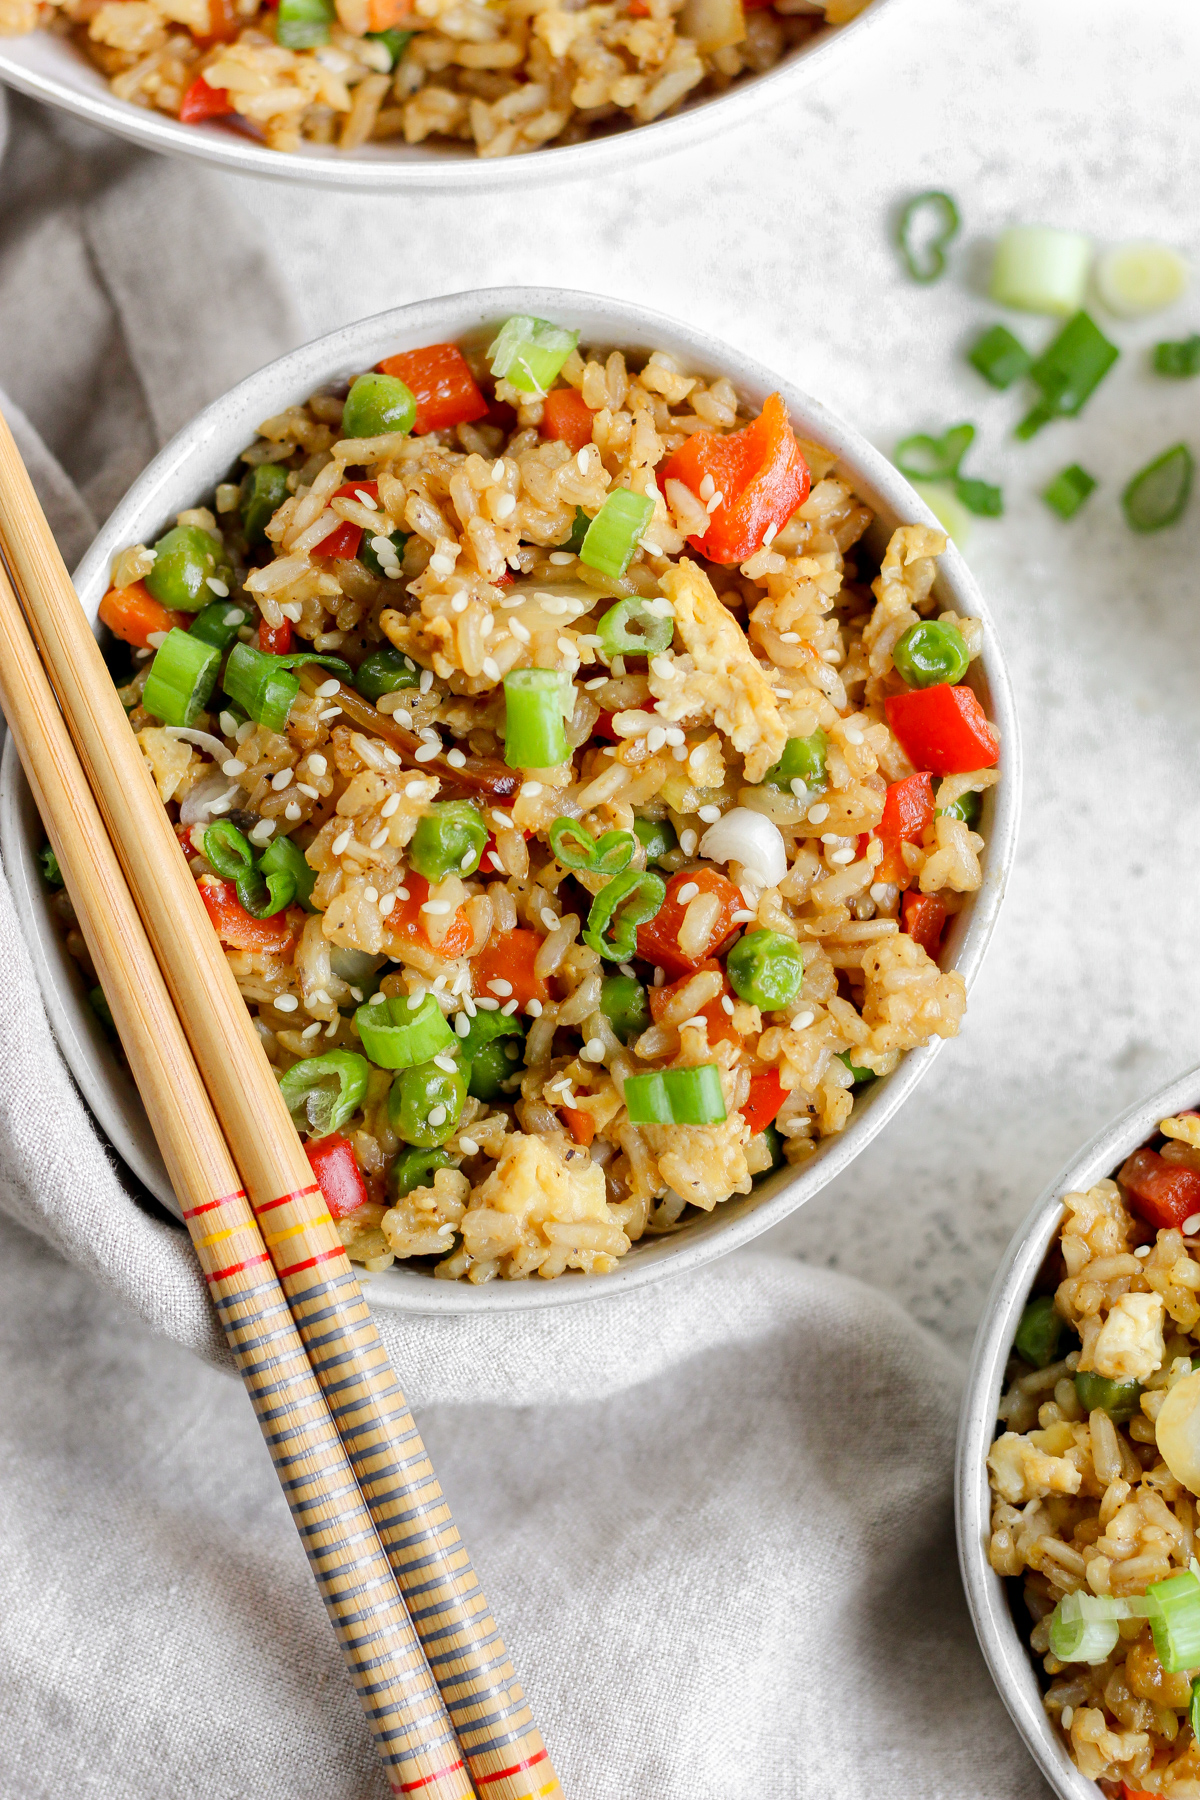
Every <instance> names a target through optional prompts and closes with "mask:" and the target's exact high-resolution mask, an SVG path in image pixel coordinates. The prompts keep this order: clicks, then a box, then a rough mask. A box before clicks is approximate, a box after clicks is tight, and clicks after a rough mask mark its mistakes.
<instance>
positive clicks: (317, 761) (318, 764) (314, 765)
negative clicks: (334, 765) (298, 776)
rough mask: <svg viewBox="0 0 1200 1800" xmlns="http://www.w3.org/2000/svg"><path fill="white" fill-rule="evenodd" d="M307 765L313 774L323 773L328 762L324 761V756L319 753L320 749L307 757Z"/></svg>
mask: <svg viewBox="0 0 1200 1800" xmlns="http://www.w3.org/2000/svg"><path fill="white" fill-rule="evenodd" d="M308 766H309V768H310V769H311V770H312V772H313V774H314V775H324V773H325V771H326V769H327V768H328V767H329V764H328V763H327V762H326V761H325V758H324V757H323V756H322V755H321V753H320V751H317V752H315V753H314V755H312V756H310V757H309V759H308Z"/></svg>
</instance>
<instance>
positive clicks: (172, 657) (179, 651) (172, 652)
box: [142, 625, 221, 725]
mask: <svg viewBox="0 0 1200 1800" xmlns="http://www.w3.org/2000/svg"><path fill="white" fill-rule="evenodd" d="M220 666H221V655H220V652H219V651H218V650H216V649H214V648H213V646H212V645H211V644H206V643H205V642H204V641H203V639H201V638H195V637H193V636H192V634H191V632H190V631H181V630H180V629H179V627H178V625H173V626H172V627H171V629H170V631H168V633H167V635H166V637H165V638H164V639H163V642H162V643H161V644H160V646H159V649H158V654H157V655H156V656H155V658H154V661H153V663H152V664H151V667H150V673H149V675H148V676H147V677H146V685H145V687H144V688H143V690H142V705H143V706H144V707H145V709H146V711H147V712H148V713H153V714H154V717H155V718H156V719H161V720H162V722H163V724H164V725H194V724H195V722H196V720H197V719H198V718H199V716H200V714H201V713H202V712H203V711H204V708H205V707H206V706H207V705H208V702H209V700H210V699H211V698H212V691H213V689H214V688H215V687H216V685H217V670H218V669H219V668H220Z"/></svg>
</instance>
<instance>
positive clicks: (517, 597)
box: [500, 594, 525, 612]
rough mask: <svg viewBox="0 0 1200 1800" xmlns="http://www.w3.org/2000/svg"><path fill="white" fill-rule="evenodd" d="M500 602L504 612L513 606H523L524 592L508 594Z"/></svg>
mask: <svg viewBox="0 0 1200 1800" xmlns="http://www.w3.org/2000/svg"><path fill="white" fill-rule="evenodd" d="M500 604H501V606H502V607H503V608H504V610H505V612H509V611H510V610H511V609H512V608H513V607H514V606H524V604H525V596H524V594H509V596H508V598H507V599H502V600H501V601H500Z"/></svg>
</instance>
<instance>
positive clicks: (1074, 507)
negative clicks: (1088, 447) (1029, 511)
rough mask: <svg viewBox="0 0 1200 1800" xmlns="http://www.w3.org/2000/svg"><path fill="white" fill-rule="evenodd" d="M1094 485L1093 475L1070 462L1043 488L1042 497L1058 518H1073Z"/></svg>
mask: <svg viewBox="0 0 1200 1800" xmlns="http://www.w3.org/2000/svg"><path fill="white" fill-rule="evenodd" d="M1095 486H1096V478H1095V476H1094V475H1089V474H1088V472H1087V470H1086V469H1082V468H1080V466H1079V464H1078V463H1071V464H1070V466H1069V467H1068V468H1066V469H1062V470H1060V471H1059V473H1058V474H1057V475H1056V476H1055V477H1054V480H1053V481H1052V482H1051V483H1050V486H1049V487H1048V488H1045V489H1043V492H1042V499H1043V500H1044V501H1045V502H1046V505H1047V506H1048V507H1049V508H1050V509H1051V511H1052V512H1056V513H1057V514H1058V516H1059V518H1060V519H1073V518H1074V517H1075V514H1076V513H1077V512H1078V511H1079V509H1080V507H1081V506H1082V505H1083V503H1084V501H1085V500H1086V499H1087V497H1088V495H1089V494H1090V493H1091V492H1092V491H1093V489H1094V488H1095Z"/></svg>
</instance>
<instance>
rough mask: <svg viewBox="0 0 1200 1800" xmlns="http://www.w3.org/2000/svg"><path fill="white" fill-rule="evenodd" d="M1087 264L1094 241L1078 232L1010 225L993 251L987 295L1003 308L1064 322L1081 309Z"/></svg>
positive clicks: (1088, 266)
mask: <svg viewBox="0 0 1200 1800" xmlns="http://www.w3.org/2000/svg"><path fill="white" fill-rule="evenodd" d="M1091 262H1092V240H1091V239H1090V238H1086V237H1083V236H1082V235H1081V234H1080V233H1079V232H1077V231H1056V230H1055V229H1054V228H1053V227H1052V226H1049V225H1013V226H1011V227H1010V228H1009V230H1008V231H1005V232H1002V233H1001V236H1000V240H999V242H998V243H997V245H996V254H995V257H994V258H993V261H992V279H991V284H990V287H989V290H988V291H989V292H990V294H991V297H992V299H993V300H995V301H997V302H998V303H999V305H1001V306H1015V307H1017V308H1019V309H1020V311H1022V312H1035V313H1057V314H1060V315H1061V316H1063V317H1066V316H1067V315H1068V314H1070V313H1073V312H1075V311H1076V310H1077V309H1078V308H1079V306H1080V305H1081V304H1082V301H1083V296H1084V294H1085V292H1086V291H1087V280H1088V270H1089V269H1090V267H1091Z"/></svg>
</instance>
